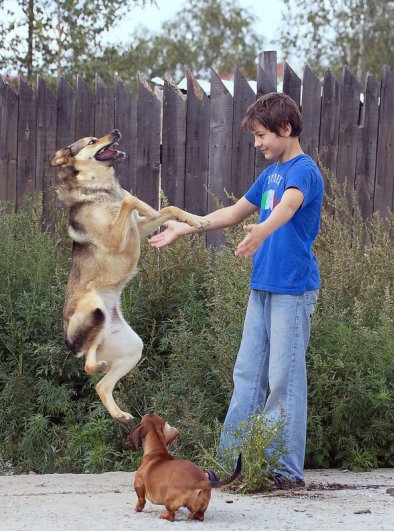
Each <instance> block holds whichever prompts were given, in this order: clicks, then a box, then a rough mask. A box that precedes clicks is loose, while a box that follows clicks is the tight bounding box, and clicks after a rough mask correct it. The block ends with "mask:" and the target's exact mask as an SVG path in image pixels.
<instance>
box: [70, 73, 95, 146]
mask: <svg viewBox="0 0 394 531" xmlns="http://www.w3.org/2000/svg"><path fill="white" fill-rule="evenodd" d="M94 114H95V98H94V94H93V92H92V91H91V90H90V89H89V87H88V85H87V84H86V83H85V81H84V80H83V79H82V78H81V77H80V76H78V77H77V94H76V104H75V122H76V123H75V140H77V139H79V138H84V137H85V136H95V131H94V129H95V128H94Z"/></svg>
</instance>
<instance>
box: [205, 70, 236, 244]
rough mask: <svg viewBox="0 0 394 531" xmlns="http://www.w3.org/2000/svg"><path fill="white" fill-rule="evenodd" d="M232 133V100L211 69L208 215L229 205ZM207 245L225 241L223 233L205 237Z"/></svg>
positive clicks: (210, 233) (215, 232)
mask: <svg viewBox="0 0 394 531" xmlns="http://www.w3.org/2000/svg"><path fill="white" fill-rule="evenodd" d="M232 132H233V98H232V96H231V94H230V93H229V91H228V90H227V88H226V87H225V86H224V84H223V82H222V81H221V79H220V78H219V76H218V75H217V73H216V72H215V71H214V70H211V107H210V124H209V175H208V188H209V195H208V212H212V211H213V210H216V209H217V208H218V205H224V206H226V205H228V204H229V199H228V197H227V196H226V193H225V190H226V191H227V192H229V188H230V180H231V159H232V157H231V153H232ZM207 242H208V243H209V244H213V245H219V244H221V243H223V242H224V236H223V233H222V231H220V232H219V231H213V232H209V233H208V234H207Z"/></svg>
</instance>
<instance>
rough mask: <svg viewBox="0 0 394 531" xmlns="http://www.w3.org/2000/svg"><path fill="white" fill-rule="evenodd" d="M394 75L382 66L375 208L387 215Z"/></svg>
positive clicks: (393, 185) (391, 189)
mask: <svg viewBox="0 0 394 531" xmlns="http://www.w3.org/2000/svg"><path fill="white" fill-rule="evenodd" d="M393 124H394V76H393V74H392V73H391V72H390V69H389V67H388V66H384V67H383V68H382V79H381V86H380V110H379V137H378V146H377V163H376V184H375V199H374V210H378V211H379V212H380V213H381V214H382V215H383V216H386V214H387V209H388V208H390V209H391V210H393V207H394V205H393V199H394V198H393V193H394V149H393V146H394V127H393Z"/></svg>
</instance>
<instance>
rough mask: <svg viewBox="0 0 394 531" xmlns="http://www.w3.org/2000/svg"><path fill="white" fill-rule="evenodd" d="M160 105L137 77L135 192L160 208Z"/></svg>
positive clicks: (147, 87)
mask: <svg viewBox="0 0 394 531" xmlns="http://www.w3.org/2000/svg"><path fill="white" fill-rule="evenodd" d="M160 130H161V104H160V101H159V100H158V98H157V97H156V95H155V93H154V91H153V90H152V89H151V88H150V86H149V85H148V83H147V82H146V81H145V79H144V78H143V77H142V76H138V101H137V138H138V145H137V172H136V176H137V184H136V194H137V195H138V197H139V198H140V199H142V200H143V201H146V202H147V203H148V204H149V205H151V206H152V207H153V208H158V207H159V185H160V181H159V176H160Z"/></svg>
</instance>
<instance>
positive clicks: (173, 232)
mask: <svg viewBox="0 0 394 531" xmlns="http://www.w3.org/2000/svg"><path fill="white" fill-rule="evenodd" d="M163 227H165V230H163V232H159V234H155V235H154V236H152V238H149V240H148V242H149V243H150V244H151V246H152V247H157V248H159V247H164V246H165V245H169V244H170V243H173V242H174V241H175V240H177V239H178V238H179V237H180V236H183V235H184V234H187V228H188V227H189V225H187V224H186V223H180V222H179V221H166V222H165V223H163ZM185 231H186V232H185Z"/></svg>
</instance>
